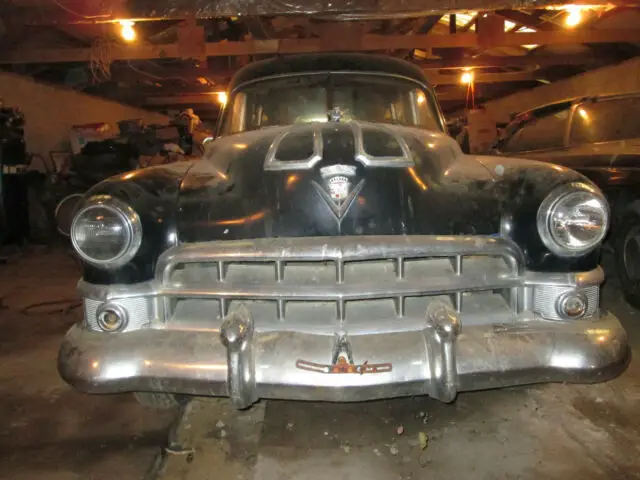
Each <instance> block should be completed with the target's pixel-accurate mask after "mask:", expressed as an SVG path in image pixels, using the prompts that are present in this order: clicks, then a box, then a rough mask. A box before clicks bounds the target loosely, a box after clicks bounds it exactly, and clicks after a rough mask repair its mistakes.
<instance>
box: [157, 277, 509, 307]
mask: <svg viewBox="0 0 640 480" xmlns="http://www.w3.org/2000/svg"><path fill="white" fill-rule="evenodd" d="M520 284H521V281H520V279H519V278H518V277H517V276H505V277H500V276H486V275H475V276H471V277H455V276H451V277H444V276H443V277H436V278H428V277H427V278H423V279H421V280H420V281H419V282H418V281H412V282H408V281H397V282H384V283H381V282H377V283H358V284H335V285H332V286H331V287H328V286H317V285H292V284H275V283H274V285H267V286H263V285H251V284H247V283H244V282H238V283H232V282H223V283H219V282H216V283H211V284H204V285H199V286H198V287H197V288H191V287H187V288H184V287H181V286H180V285H170V284H169V285H166V286H162V287H160V288H159V289H158V290H157V294H159V295H167V296H171V297H193V298H209V297H225V298H228V299H241V298H250V299H252V300H263V299H264V300H276V299H288V300H289V299H290V300H309V301H331V300H373V299H382V298H395V297H403V296H417V295H443V294H447V293H454V292H457V291H459V290H463V291H474V290H491V289H503V288H510V287H513V286H518V285H520ZM323 287H324V288H325V289H326V290H323V289H322V288H323Z"/></svg>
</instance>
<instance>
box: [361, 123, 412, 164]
mask: <svg viewBox="0 0 640 480" xmlns="http://www.w3.org/2000/svg"><path fill="white" fill-rule="evenodd" d="M363 124H364V123H363V122H356V121H352V122H349V125H350V126H351V129H352V131H353V140H354V143H355V146H356V156H355V160H356V161H357V162H360V163H361V164H363V165H364V166H365V167H395V168H404V167H413V166H415V164H414V162H413V159H412V158H411V151H410V150H409V146H408V145H407V142H406V141H405V140H404V138H402V137H401V136H400V135H398V134H397V133H396V132H394V131H393V130H392V129H390V128H387V127H385V126H383V125H377V124H376V125H375V127H374V128H375V129H376V130H381V131H383V132H386V133H388V134H389V135H391V136H392V137H393V138H394V140H395V141H396V142H397V143H398V145H399V146H400V149H401V150H402V156H401V157H396V156H392V157H374V156H372V155H370V154H368V153H367V151H366V148H365V146H364V134H363V133H362V125H363ZM365 125H366V124H365Z"/></svg>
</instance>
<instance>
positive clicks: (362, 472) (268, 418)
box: [0, 250, 640, 480]
mask: <svg viewBox="0 0 640 480" xmlns="http://www.w3.org/2000/svg"><path fill="white" fill-rule="evenodd" d="M78 277H79V270H78V267H77V265H76V264H75V262H74V260H73V259H72V257H71V256H69V255H68V254H66V253H65V252H62V251H55V252H49V251H47V250H35V251H30V252H28V254H25V255H24V256H22V257H21V258H17V259H15V260H14V261H12V262H10V263H9V264H7V265H0V298H2V300H3V301H2V308H1V309H0V328H1V329H2V336H0V479H1V480H4V479H27V480H31V479H35V480H40V479H53V480H63V479H64V480H66V479H82V480H92V479H96V480H102V479H105V480H106V479H110V480H111V479H113V478H117V479H122V480H126V479H140V478H143V477H144V476H145V475H146V474H147V473H148V472H149V471H150V468H151V466H152V465H153V463H154V459H156V458H157V456H158V454H159V453H160V452H161V451H162V449H163V447H164V446H165V445H166V443H167V441H168V440H167V439H168V429H169V426H170V424H171V422H172V420H174V419H175V418H176V417H177V415H178V412H177V411H168V412H158V411H152V410H147V409H145V408H143V407H141V406H139V405H138V404H136V403H135V401H134V400H133V398H132V396H131V395H128V394H125V395H112V396H89V395H85V394H82V393H80V392H76V391H74V390H73V389H71V388H70V387H69V386H67V385H66V384H65V383H64V382H63V381H62V380H60V378H59V377H58V374H57V371H56V355H57V349H58V346H59V344H60V340H61V337H62V336H63V335H64V332H65V331H66V329H67V328H68V327H69V326H70V325H71V324H72V323H73V322H74V321H75V320H76V319H77V318H78V316H79V315H80V314H81V312H80V310H79V309H78V308H71V309H70V310H69V311H64V310H65V307H66V306H73V305H74V300H75V285H76V282H77V280H78ZM609 283H610V285H607V286H606V288H605V289H604V291H603V297H604V304H605V306H606V307H608V308H610V309H612V310H613V312H614V313H615V314H616V315H618V317H619V318H620V319H621V321H622V322H623V324H624V325H625V327H626V328H627V331H628V333H629V337H630V340H631V343H632V348H633V349H634V350H636V351H637V350H638V348H639V347H640V326H639V325H640V313H639V312H636V311H635V310H633V309H631V308H630V307H629V306H628V305H627V304H626V303H625V302H624V301H623V300H622V299H621V298H620V294H619V291H618V289H617V288H616V286H615V284H614V283H615V282H609ZM58 299H68V300H69V302H68V303H67V304H65V305H55V306H53V307H55V308H53V307H52V306H43V307H40V308H36V309H30V310H27V311H24V308H25V307H27V306H29V305H31V304H34V303H40V302H47V301H52V300H58ZM76 303H77V300H76ZM47 310H62V311H47ZM639 401H640V367H638V363H637V362H632V363H631V365H630V367H629V369H628V370H627V371H626V372H625V373H624V374H623V375H622V376H621V377H619V378H617V379H615V380H613V381H611V382H607V383H602V384H597V385H561V384H559V385H541V386H535V387H526V388H509V389H502V390H494V391H487V392H476V393H467V394H461V395H459V397H458V399H457V400H456V402H454V403H452V404H443V403H440V402H437V401H435V400H431V399H428V398H406V399H395V400H389V401H379V402H367V403H359V404H328V403H304V402H284V401H282V402H276V401H271V402H265V403H264V404H263V405H262V406H261V407H260V408H262V409H263V411H262V412H261V413H260V415H257V414H256V415H254V417H255V418H257V417H258V416H259V417H260V419H259V420H255V421H260V422H261V424H262V425H261V428H260V429H259V431H260V435H259V438H256V436H255V435H253V434H251V435H247V436H246V438H245V437H243V431H244V430H243V428H246V427H242V426H234V425H236V424H238V425H240V424H241V423H242V422H240V423H238V422H235V423H234V421H233V419H230V417H229V415H233V414H232V413H229V412H228V411H227V410H228V409H227V408H226V407H224V405H223V406H222V407H221V404H220V403H218V404H216V405H217V406H215V407H213V405H214V404H215V402H214V403H211V404H210V405H212V406H211V408H206V409H205V410H203V412H204V413H197V409H194V411H195V412H196V413H195V414H192V415H191V416H190V417H188V418H189V422H191V426H190V427H189V428H187V429H186V430H184V428H185V425H187V424H183V425H182V428H183V431H187V432H188V431H189V430H190V429H191V428H196V427H197V428H196V429H197V431H198V432H200V433H198V434H197V435H196V437H198V438H199V439H198V438H196V439H195V440H194V439H193V438H192V437H193V435H191V437H190V438H191V440H190V441H191V443H192V444H193V445H195V447H196V448H195V449H194V452H193V454H192V456H191V458H188V456H187V455H179V456H178V457H177V460H176V459H175V458H174V459H173V464H172V466H171V467H172V468H173V472H174V473H171V472H170V473H171V478H169V477H167V476H164V477H162V479H163V480H177V479H181V480H186V479H188V480H192V479H195V478H198V479H206V478H221V477H220V475H221V473H222V472H225V471H226V472H229V471H233V472H241V475H242V478H246V479H249V478H252V479H256V480H257V479H259V480H272V479H273V480H276V479H277V480H287V479H305V480H316V479H326V478H332V479H336V480H341V479H362V478H367V479H368V480H378V479H381V480H382V479H385V480H386V479H407V480H408V479H431V478H438V479H440V478H442V479H445V478H447V479H448V478H461V479H466V478H473V479H474V480H493V479H495V480H508V479H523V480H534V479H535V480H538V479H542V478H544V479H558V480H559V479H563V480H565V479H567V478H580V480H596V479H603V480H604V479H607V480H609V479H636V478H637V479H640V460H638V458H640V455H639V453H640V451H639V450H640V415H638V412H639V408H638V405H639V404H640V402H639ZM223 402H224V401H223ZM201 406H202V405H199V407H201ZM221 412H222V413H221ZM194 415H195V416H194ZM198 415H200V416H198ZM252 418H253V417H252ZM194 425H195V427H194ZM251 428H253V430H252V431H254V430H255V424H253V425H252V427H251ZM234 429H235V430H234ZM174 434H175V432H174ZM243 441H244V442H245V443H247V445H244V444H243ZM186 443H189V442H186ZM249 443H251V445H249ZM256 445H257V447H256ZM238 451H242V452H244V453H243V454H242V455H240V454H237V453H238ZM247 452H249V453H247ZM176 462H177V463H176ZM207 462H208V463H207ZM176 465H177V467H176ZM196 468H197V472H198V475H197V476H194V474H193V473H194V472H195V471H196V470H195V469H196ZM190 472H191V473H190ZM239 475H240V474H239Z"/></svg>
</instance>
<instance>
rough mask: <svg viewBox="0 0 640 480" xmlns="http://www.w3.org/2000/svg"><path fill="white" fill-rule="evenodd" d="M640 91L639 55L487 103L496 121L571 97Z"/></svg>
mask: <svg viewBox="0 0 640 480" xmlns="http://www.w3.org/2000/svg"><path fill="white" fill-rule="evenodd" d="M637 91H640V58H634V59H631V60H627V61H626V62H622V63H619V64H617V65H613V66H608V67H603V68H599V69H597V70H592V71H590V72H587V73H583V74H581V75H576V76H574V77H571V78H568V79H566V80H560V81H558V82H554V83H550V84H548V85H543V86H541V87H536V88H532V89H529V90H525V91H522V92H519V93H515V94H513V95H509V96H507V97H503V98H500V99H498V100H494V101H490V102H487V103H486V104H485V105H486V107H487V110H488V111H489V112H490V113H492V114H493V115H494V117H495V118H496V120H497V121H507V120H509V114H510V113H515V112H521V111H524V110H528V109H530V108H534V107H537V106H540V105H544V104H547V103H551V102H555V101H559V100H564V99H567V98H571V97H578V96H583V95H595V94H603V93H628V92H637Z"/></svg>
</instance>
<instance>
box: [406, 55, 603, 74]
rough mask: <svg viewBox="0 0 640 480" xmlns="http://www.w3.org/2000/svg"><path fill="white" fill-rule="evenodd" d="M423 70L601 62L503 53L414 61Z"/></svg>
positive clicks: (589, 57) (591, 58) (584, 57)
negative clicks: (466, 57)
mask: <svg viewBox="0 0 640 480" xmlns="http://www.w3.org/2000/svg"><path fill="white" fill-rule="evenodd" d="M414 63H415V64H416V65H418V66H419V67H421V68H422V69H424V70H443V69H459V68H488V67H500V68H502V67H528V68H545V67H550V66H554V65H593V64H598V65H599V64H601V63H603V60H602V59H598V58H596V57H595V56H593V55H590V54H574V55H535V54H534V55H504V56H482V57H478V58H468V59H462V60H424V61H417V60H416V61H414Z"/></svg>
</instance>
